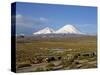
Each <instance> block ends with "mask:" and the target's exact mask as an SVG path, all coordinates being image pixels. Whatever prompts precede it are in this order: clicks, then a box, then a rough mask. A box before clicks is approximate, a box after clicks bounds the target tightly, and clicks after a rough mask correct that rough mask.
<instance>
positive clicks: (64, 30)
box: [55, 25, 82, 34]
mask: <svg viewBox="0 0 100 75" xmlns="http://www.w3.org/2000/svg"><path fill="white" fill-rule="evenodd" d="M55 33H65V34H82V33H81V32H80V31H79V30H78V29H76V28H75V27H74V26H73V25H65V26H63V27H62V28H60V29H59V30H57V31H56V32H55Z"/></svg>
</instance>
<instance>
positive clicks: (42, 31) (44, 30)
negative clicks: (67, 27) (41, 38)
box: [33, 27, 54, 34]
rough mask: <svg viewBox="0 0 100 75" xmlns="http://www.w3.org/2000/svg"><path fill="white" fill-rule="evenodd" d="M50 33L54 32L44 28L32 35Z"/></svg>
mask: <svg viewBox="0 0 100 75" xmlns="http://www.w3.org/2000/svg"><path fill="white" fill-rule="evenodd" d="M50 33H54V30H53V29H51V28H49V27H46V28H44V29H42V30H39V31H37V32H35V33H33V34H50Z"/></svg>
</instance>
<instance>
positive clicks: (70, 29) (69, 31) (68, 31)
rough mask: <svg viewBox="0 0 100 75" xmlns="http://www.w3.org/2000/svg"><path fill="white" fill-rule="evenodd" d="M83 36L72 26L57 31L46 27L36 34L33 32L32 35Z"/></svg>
mask: <svg viewBox="0 0 100 75" xmlns="http://www.w3.org/2000/svg"><path fill="white" fill-rule="evenodd" d="M52 33H53V34H84V33H82V32H80V31H79V30H78V29H77V28H76V27H74V26H73V25H70V24H68V25H65V26H63V27H62V28H60V29H58V30H57V31H54V30H53V29H52V28H49V27H46V28H44V29H42V30H39V31H38V32H35V33H33V34H52Z"/></svg>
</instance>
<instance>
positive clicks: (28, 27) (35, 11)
mask: <svg viewBox="0 0 100 75" xmlns="http://www.w3.org/2000/svg"><path fill="white" fill-rule="evenodd" d="M66 24H72V25H74V26H75V27H77V29H79V30H80V31H81V32H84V33H90V34H95V33H96V32H97V8H96V7H86V6H72V5H52V4H37V3H22V2H21V3H20V2H17V4H16V30H17V34H20V33H24V34H32V33H33V32H35V31H38V30H39V29H42V28H45V27H51V28H53V29H54V30H57V29H59V28H61V27H63V26H64V25H66Z"/></svg>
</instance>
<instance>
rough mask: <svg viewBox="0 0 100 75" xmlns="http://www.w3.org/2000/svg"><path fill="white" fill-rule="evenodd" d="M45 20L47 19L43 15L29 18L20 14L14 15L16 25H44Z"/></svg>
mask: <svg viewBox="0 0 100 75" xmlns="http://www.w3.org/2000/svg"><path fill="white" fill-rule="evenodd" d="M47 22H48V19H46V18H44V17H39V18H30V17H25V16H23V15H21V14H17V15H16V25H21V26H27V27H30V26H31V27H32V26H33V25H45V24H47Z"/></svg>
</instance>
